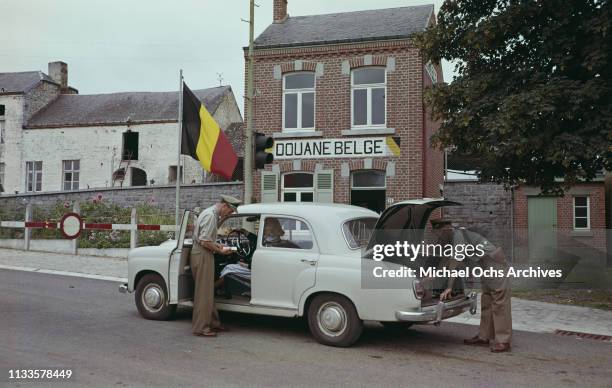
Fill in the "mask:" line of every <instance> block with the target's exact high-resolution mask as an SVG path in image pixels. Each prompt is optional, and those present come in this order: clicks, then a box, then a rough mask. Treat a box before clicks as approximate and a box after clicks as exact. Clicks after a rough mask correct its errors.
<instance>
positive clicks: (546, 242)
mask: <svg viewBox="0 0 612 388" xmlns="http://www.w3.org/2000/svg"><path fill="white" fill-rule="evenodd" d="M527 222H528V226H529V260H530V261H540V260H543V259H550V258H553V257H555V256H556V251H557V233H556V230H557V198H555V197H528V198H527Z"/></svg>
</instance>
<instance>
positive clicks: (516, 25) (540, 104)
mask: <svg viewBox="0 0 612 388" xmlns="http://www.w3.org/2000/svg"><path fill="white" fill-rule="evenodd" d="M611 14H612V13H611V7H610V4H609V2H608V1H607V0H583V1H580V0H540V1H528V0H525V1H518V0H515V1H502V0H456V1H450V0H447V1H445V2H444V4H443V5H442V7H441V8H440V11H439V14H438V17H437V24H435V25H432V26H431V27H429V28H428V29H427V30H426V31H425V32H424V33H422V34H419V35H417V36H416V37H415V43H416V45H417V46H418V47H419V48H420V49H421V52H422V54H423V57H424V58H425V60H431V61H432V62H434V63H437V62H439V61H440V60H441V59H446V60H449V61H452V62H454V63H456V65H455V72H456V74H457V77H456V78H455V79H454V81H453V82H452V83H450V84H443V83H440V84H437V85H435V86H434V87H433V88H431V89H429V90H428V92H427V102H428V103H429V104H430V105H431V107H432V112H433V113H432V114H433V117H434V118H435V119H438V120H440V123H441V127H440V131H439V132H438V133H437V134H436V135H435V136H434V137H433V138H432V139H431V141H432V144H433V145H434V146H437V147H439V148H446V147H452V148H453V149H454V150H455V151H454V152H455V153H456V154H457V155H460V156H462V157H468V158H470V159H471V160H476V161H477V162H478V169H479V170H480V171H481V178H482V179H483V180H486V181H493V182H498V183H504V184H506V185H511V184H516V183H521V182H522V183H526V184H529V185H537V186H540V187H542V189H543V190H545V191H546V192H562V191H563V187H564V186H565V187H567V186H569V185H571V184H572V183H575V182H577V181H584V180H586V181H588V180H591V179H593V178H594V177H595V175H596V174H597V173H598V172H601V170H602V169H603V168H605V169H608V170H612V160H611V155H612V82H611V78H612V77H611V75H612V63H611V62H610V55H611V54H612V15H611ZM558 178H563V180H564V182H565V185H562V184H559V183H558Z"/></svg>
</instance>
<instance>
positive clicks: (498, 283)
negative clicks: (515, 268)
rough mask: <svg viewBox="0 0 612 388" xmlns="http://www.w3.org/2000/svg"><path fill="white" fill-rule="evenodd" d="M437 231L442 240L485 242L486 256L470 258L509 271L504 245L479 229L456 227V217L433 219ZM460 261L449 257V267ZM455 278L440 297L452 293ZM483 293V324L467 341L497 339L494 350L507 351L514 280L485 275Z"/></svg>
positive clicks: (492, 267)
mask: <svg viewBox="0 0 612 388" xmlns="http://www.w3.org/2000/svg"><path fill="white" fill-rule="evenodd" d="M431 225H432V228H433V230H434V233H435V234H436V235H437V236H438V238H439V239H440V242H441V243H452V244H453V245H454V246H457V245H458V244H471V245H473V246H477V245H479V244H480V245H482V249H483V251H484V253H485V255H484V256H482V257H478V256H472V257H467V256H466V259H467V260H471V261H477V265H478V266H480V267H481V268H482V269H484V270H488V269H493V270H496V271H503V273H504V274H506V273H507V271H508V263H507V262H506V258H505V255H504V253H503V251H502V249H501V248H498V247H496V246H495V245H493V244H491V242H489V241H488V240H487V239H486V238H484V237H483V236H481V235H480V234H478V233H475V232H472V231H469V230H467V229H465V228H454V227H453V226H452V221H451V220H448V219H438V220H432V221H431ZM458 265H459V261H457V260H449V269H454V268H456V267H457V266H458ZM454 280H455V279H454V278H452V277H451V278H449V279H448V283H447V286H446V289H445V290H444V291H443V292H442V294H441V295H440V300H445V299H448V298H449V297H450V296H451V293H452V288H453V281H454ZM481 285H482V296H481V299H480V328H479V330H478V334H477V335H476V336H475V337H473V338H468V339H465V340H464V341H463V343H464V344H466V345H482V346H486V345H489V341H490V340H493V341H494V343H493V346H492V347H491V351H492V352H494V353H501V352H507V351H509V350H510V343H511V339H512V307H511V304H510V281H509V280H508V278H507V277H506V276H504V277H484V276H483V277H482V278H481Z"/></svg>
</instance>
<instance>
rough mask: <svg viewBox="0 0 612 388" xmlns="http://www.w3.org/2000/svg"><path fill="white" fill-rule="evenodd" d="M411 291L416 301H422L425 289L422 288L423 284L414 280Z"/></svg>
mask: <svg viewBox="0 0 612 388" xmlns="http://www.w3.org/2000/svg"><path fill="white" fill-rule="evenodd" d="M412 289H413V290H414V296H415V297H416V298H417V299H423V296H425V287H423V284H422V283H421V282H420V281H419V280H415V281H414V282H413V283H412Z"/></svg>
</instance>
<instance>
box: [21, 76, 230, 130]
mask: <svg viewBox="0 0 612 388" xmlns="http://www.w3.org/2000/svg"><path fill="white" fill-rule="evenodd" d="M193 92H194V93H195V95H196V96H197V97H198V98H199V99H200V100H201V101H202V102H203V103H204V105H205V106H206V109H208V111H209V112H211V114H213V113H214V112H215V110H216V109H217V107H218V106H219V104H220V103H221V102H222V100H223V97H224V96H225V95H226V94H227V93H229V92H231V87H229V86H219V87H216V88H209V89H200V90H194V91H193ZM178 95H179V94H178V92H128V93H110V94H91V95H83V94H74V95H66V94H65V95H61V96H60V97H59V98H58V99H57V100H55V101H54V102H52V103H51V104H49V105H48V106H47V107H45V108H44V109H43V110H41V111H40V112H39V113H37V114H36V115H34V116H33V117H32V118H31V119H30V121H29V122H28V123H27V125H25V127H26V128H57V127H75V126H79V127H82V126H90V125H125V124H127V123H128V122H129V123H130V124H139V123H140V124H142V123H150V122H172V121H176V120H177V117H178Z"/></svg>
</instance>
